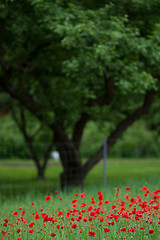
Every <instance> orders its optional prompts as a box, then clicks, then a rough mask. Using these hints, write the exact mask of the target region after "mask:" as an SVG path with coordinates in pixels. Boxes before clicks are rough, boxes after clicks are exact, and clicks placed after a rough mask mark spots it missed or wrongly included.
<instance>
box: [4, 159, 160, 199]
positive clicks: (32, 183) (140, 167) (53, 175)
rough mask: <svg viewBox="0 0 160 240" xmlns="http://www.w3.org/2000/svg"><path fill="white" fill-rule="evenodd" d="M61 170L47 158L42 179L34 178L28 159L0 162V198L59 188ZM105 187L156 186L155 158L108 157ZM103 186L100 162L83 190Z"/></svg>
mask: <svg viewBox="0 0 160 240" xmlns="http://www.w3.org/2000/svg"><path fill="white" fill-rule="evenodd" d="M62 171H63V169H62V167H61V166H60V164H59V163H57V162H56V163H55V162H53V161H50V166H49V167H48V168H47V169H46V172H45V180H43V181H40V180H37V179H36V175H37V172H36V168H35V166H34V165H33V163H32V162H31V161H28V160H26V161H25V160H23V161H19V160H15V161H11V160H8V161H7V160H6V161H1V162H0V194H1V197H0V201H1V200H3V199H4V198H5V196H6V197H10V198H15V197H16V196H17V195H18V196H20V195H23V196H24V195H26V194H28V193H34V194H39V193H44V194H47V193H50V192H52V190H54V189H60V182H59V175H60V173H61V172H62ZM106 172H107V187H111V188H113V187H116V186H117V185H120V186H121V185H127V184H133V185H134V183H136V184H137V183H138V182H141V183H144V184H145V183H146V184H150V183H151V185H152V184H153V185H158V184H159V185H160V177H159V176H160V161H159V159H128V160H127V159H109V160H108V161H107V169H106ZM95 185H97V186H103V162H100V163H99V164H98V165H96V167H94V168H93V169H92V170H91V171H90V173H89V174H88V176H87V177H86V179H85V184H84V189H87V188H91V187H93V186H95Z"/></svg>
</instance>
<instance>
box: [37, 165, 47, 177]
mask: <svg viewBox="0 0 160 240" xmlns="http://www.w3.org/2000/svg"><path fill="white" fill-rule="evenodd" d="M44 173H45V167H42V166H40V167H37V178H38V179H39V180H43V179H44Z"/></svg>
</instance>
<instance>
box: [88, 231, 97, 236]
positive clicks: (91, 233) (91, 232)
mask: <svg viewBox="0 0 160 240" xmlns="http://www.w3.org/2000/svg"><path fill="white" fill-rule="evenodd" d="M88 234H89V236H91V237H95V235H96V233H95V232H94V231H92V230H90V231H89V232H88Z"/></svg>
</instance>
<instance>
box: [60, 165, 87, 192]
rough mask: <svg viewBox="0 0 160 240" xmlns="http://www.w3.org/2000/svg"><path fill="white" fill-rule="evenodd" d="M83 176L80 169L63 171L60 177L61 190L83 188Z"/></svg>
mask: <svg viewBox="0 0 160 240" xmlns="http://www.w3.org/2000/svg"><path fill="white" fill-rule="evenodd" d="M84 179H85V175H84V174H83V172H82V168H77V169H75V168H71V169H67V170H64V172H63V173H61V175H60V181H61V188H62V189H69V188H72V187H79V188H81V189H82V188H83V184H84Z"/></svg>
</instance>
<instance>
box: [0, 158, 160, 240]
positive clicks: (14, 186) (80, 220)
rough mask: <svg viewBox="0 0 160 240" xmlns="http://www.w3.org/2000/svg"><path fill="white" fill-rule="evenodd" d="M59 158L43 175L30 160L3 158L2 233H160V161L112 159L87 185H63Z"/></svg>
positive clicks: (111, 235)
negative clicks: (40, 177)
mask: <svg viewBox="0 0 160 240" xmlns="http://www.w3.org/2000/svg"><path fill="white" fill-rule="evenodd" d="M61 171H62V169H61V167H60V165H59V164H58V163H54V162H50V167H49V168H48V169H47V171H46V179H45V180H44V181H38V180H36V170H35V168H34V166H33V165H32V162H30V161H24V162H23V163H22V161H18V160H17V161H14V162H13V163H12V162H10V161H1V164H0V181H1V184H0V194H1V197H0V204H1V213H0V216H1V218H0V224H1V225H0V233H1V239H16V240H17V239H18V240H26V239H53V238H54V239H85V240H86V239H92V238H93V239H127V240H128V239H137V240H138V239H160V237H159V236H160V230H159V229H160V227H159V226H160V210H159V203H160V201H159V195H160V190H159V189H160V177H159V176H160V162H159V160H158V159H138V160H137V159H128V160H127V159H125V160H122V159H109V160H108V161H107V184H106V185H104V184H102V183H103V176H102V174H103V164H102V163H100V164H98V165H97V166H96V167H95V168H94V169H93V170H92V171H91V172H90V174H89V175H88V176H87V178H86V181H85V186H84V189H81V190H80V189H72V190H71V191H70V192H66V191H63V192H62V191H61V190H60V187H59V179H58V176H59V173H60V172H61Z"/></svg>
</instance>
